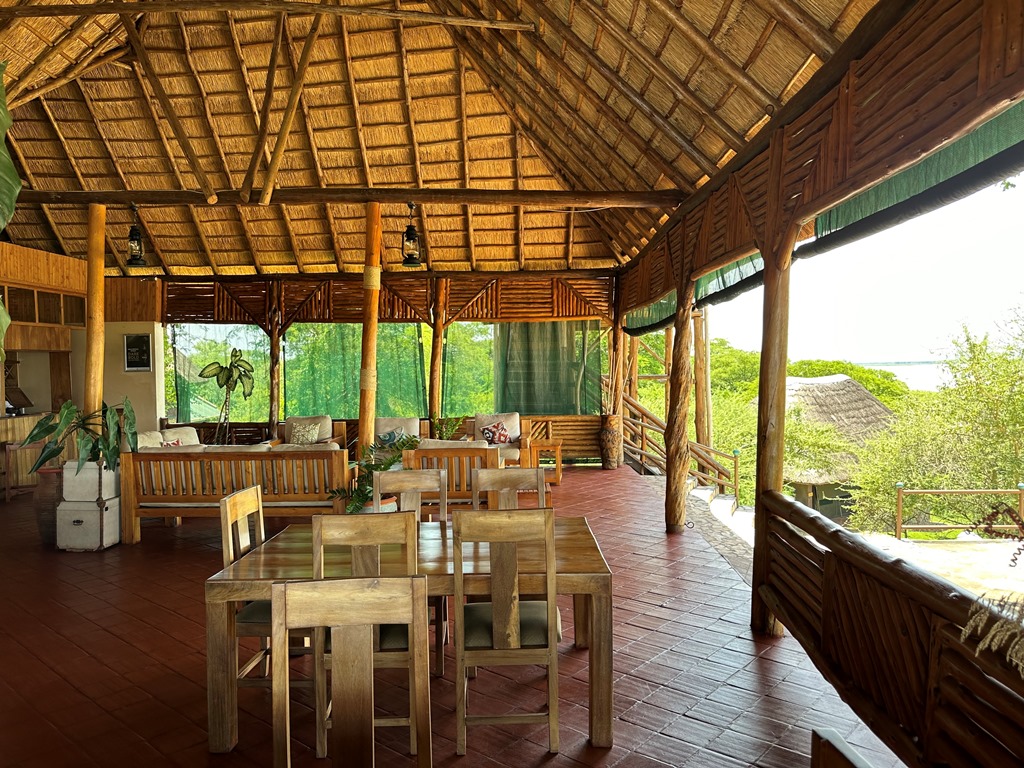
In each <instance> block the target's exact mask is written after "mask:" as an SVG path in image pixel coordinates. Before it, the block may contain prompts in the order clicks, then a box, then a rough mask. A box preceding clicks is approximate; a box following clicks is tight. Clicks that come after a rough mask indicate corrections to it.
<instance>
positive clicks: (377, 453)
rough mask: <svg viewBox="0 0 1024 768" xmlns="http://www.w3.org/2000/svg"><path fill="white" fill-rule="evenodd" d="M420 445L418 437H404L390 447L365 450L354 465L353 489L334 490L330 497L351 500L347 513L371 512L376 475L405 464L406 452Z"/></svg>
mask: <svg viewBox="0 0 1024 768" xmlns="http://www.w3.org/2000/svg"><path fill="white" fill-rule="evenodd" d="M419 444H420V439H419V438H418V437H416V435H402V436H400V437H399V438H398V439H397V440H395V441H394V442H393V443H391V444H390V445H386V446H385V445H378V444H374V445H371V446H369V447H367V448H364V449H363V453H362V456H360V457H359V459H358V460H357V461H356V462H354V463H353V465H352V468H353V469H354V470H355V480H354V481H353V483H352V487H351V488H332V489H331V490H330V491H328V493H327V495H328V496H329V497H330V498H332V499H347V502H346V503H345V512H347V513H348V514H350V515H352V514H358V513H361V512H366V511H369V510H368V507H369V506H370V505H371V503H372V502H373V473H374V472H387V471H388V470H389V469H391V468H392V467H393V466H394V465H395V464H397V463H399V462H400V461H401V460H402V451H407V450H410V449H412V448H415V447H416V446H417V445H419ZM382 505H383V500H382Z"/></svg>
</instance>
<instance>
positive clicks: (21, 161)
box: [7, 131, 74, 409]
mask: <svg viewBox="0 0 1024 768" xmlns="http://www.w3.org/2000/svg"><path fill="white" fill-rule="evenodd" d="M7 143H8V145H9V146H10V148H11V153H12V154H13V155H14V159H15V160H17V161H18V165H19V166H20V169H19V170H20V171H21V174H23V175H24V178H25V180H26V181H27V182H28V183H29V184H31V185H32V186H33V187H37V186H39V183H38V182H37V181H36V178H35V174H33V173H32V171H30V170H29V166H28V163H26V162H25V156H24V155H23V154H22V152H21V145H20V144H19V143H18V139H16V138H15V137H14V134H13V133H12V132H11V131H8V132H7ZM39 207H40V209H41V210H42V212H43V217H44V218H45V219H46V222H47V224H49V225H50V231H51V232H53V237H54V239H55V240H56V241H57V243H58V244H59V245H60V248H61V251H63V252H64V255H65V256H73V255H74V254H73V253H72V252H71V250H70V249H69V248H68V246H67V243H65V242H64V238H63V237H61V234H60V230H59V229H58V228H57V222H56V221H54V219H53V214H52V213H50V206H48V205H41V206H39ZM57 408H58V409H59V408H60V405H59V404H58V406H57Z"/></svg>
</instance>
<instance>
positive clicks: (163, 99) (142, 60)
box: [121, 16, 217, 203]
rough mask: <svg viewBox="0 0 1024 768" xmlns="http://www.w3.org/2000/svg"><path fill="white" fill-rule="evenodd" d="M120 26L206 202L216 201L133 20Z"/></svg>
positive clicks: (123, 20) (123, 19)
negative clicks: (125, 33)
mask: <svg viewBox="0 0 1024 768" xmlns="http://www.w3.org/2000/svg"><path fill="white" fill-rule="evenodd" d="M121 26H122V27H124V29H125V32H127V33H128V42H129V43H130V44H131V46H132V49H133V50H134V51H135V56H136V57H137V58H138V64H139V66H141V67H142V71H143V72H144V73H145V77H146V79H147V80H148V81H149V85H150V87H151V88H152V89H153V93H154V95H155V96H156V98H157V101H159V102H160V106H161V108H162V109H163V111H164V118H165V119H166V120H167V123H168V124H169V125H170V126H171V131H173V133H174V137H175V138H176V139H177V140H178V146H180V147H181V151H182V152H183V153H184V154H185V158H186V160H188V164H189V167H190V168H191V169H192V173H193V174H194V175H195V177H196V181H198V182H199V188H200V189H201V190H202V191H203V193H204V194H205V195H206V199H207V201H208V202H210V203H215V202H217V193H216V192H214V191H213V185H212V184H211V183H210V180H209V179H208V178H207V177H206V173H205V172H204V171H203V166H202V163H201V162H200V161H199V156H198V155H196V152H195V148H194V147H193V146H192V142H191V141H190V140H189V136H188V133H187V132H186V131H185V127H184V126H183V125H182V124H181V120H180V119H178V113H177V112H176V111H175V110H174V106H173V105H172V104H171V100H170V98H169V97H168V96H167V92H166V91H165V90H164V87H163V84H162V83H161V82H160V76H159V75H158V74H157V71H156V69H155V68H154V67H153V62H152V61H150V58H149V53H148V52H147V51H146V47H145V46H144V45H143V43H142V37H141V36H140V35H139V31H138V30H137V29H136V28H135V22H134V21H132V19H131V17H129V16H122V17H121ZM143 92H145V89H143ZM154 119H155V116H154ZM172 160H173V157H172Z"/></svg>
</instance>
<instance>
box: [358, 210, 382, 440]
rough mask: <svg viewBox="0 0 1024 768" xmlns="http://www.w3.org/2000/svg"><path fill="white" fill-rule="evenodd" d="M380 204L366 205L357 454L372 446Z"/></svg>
mask: <svg viewBox="0 0 1024 768" xmlns="http://www.w3.org/2000/svg"><path fill="white" fill-rule="evenodd" d="M380 246H381V222H380V203H369V204H367V206H366V263H365V265H364V266H363V350H362V363H361V365H360V371H359V445H358V451H359V453H358V455H360V456H361V455H362V452H363V450H365V449H366V448H368V447H369V446H370V445H372V444H373V419H374V416H375V414H376V407H377V320H378V312H379V309H380V307H379V303H380V302H379V299H380Z"/></svg>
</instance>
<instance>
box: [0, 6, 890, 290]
mask: <svg viewBox="0 0 1024 768" xmlns="http://www.w3.org/2000/svg"><path fill="white" fill-rule="evenodd" d="M55 1H56V0H55ZM60 1H62V2H66V0H60ZM875 2H876V0H756V2H755V1H754V0H705V1H704V2H700V3H692V2H688V3H683V4H682V6H681V7H677V4H674V3H672V2H670V1H669V0H631V1H630V2H623V0H545V1H544V2H541V1H540V0H525V2H522V3H516V4H512V3H507V2H505V0H493V1H492V2H473V1H472V0H469V1H467V2H462V3H450V2H448V1H447V0H429V1H428V2H415V1H413V2H405V3H398V2H394V3H369V2H358V0H357V1H356V2H347V0H346V3H345V4H344V6H334V5H330V6H324V8H325V10H326V9H332V10H331V14H334V13H341V12H342V10H344V12H345V13H353V12H355V13H360V12H367V13H370V12H374V13H376V12H381V11H385V12H391V16H394V15H396V14H395V13H394V12H395V11H396V10H397V11H398V12H399V13H398V15H401V14H406V15H405V16H404V17H403V18H391V17H386V16H380V15H358V16H353V15H328V14H327V13H324V14H322V15H321V16H313V15H311V14H304V13H302V12H300V11H298V10H295V4H290V7H289V10H288V13H287V15H286V17H284V18H285V19H286V21H285V23H284V25H283V36H282V39H283V42H282V46H281V51H280V55H279V56H278V65H277V67H276V68H275V70H274V72H275V75H276V78H275V80H274V85H273V90H272V93H271V99H270V111H269V118H268V119H267V120H266V123H267V126H268V128H269V134H270V135H269V137H268V138H267V140H266V142H265V144H264V145H263V149H262V151H260V150H259V149H258V147H259V144H258V137H259V134H260V125H261V116H260V115H261V109H262V108H263V105H264V92H265V87H266V84H267V80H268V70H269V68H268V63H269V61H270V57H271V52H272V50H273V48H274V41H275V35H276V31H277V20H278V18H279V17H280V14H279V13H277V11H278V10H280V9H281V8H284V7H286V6H284V5H275V4H274V0H259V2H256V0H253V1H252V2H248V1H247V0H236V2H235V3H233V6H234V7H241V6H243V5H247V6H248V7H249V8H251V10H230V11H228V10H224V8H225V7H226V6H225V5H224V4H223V3H220V4H218V3H214V2H209V3H205V4H202V3H195V2H192V0H184V1H181V2H177V3H174V4H171V3H169V2H167V0H154V2H151V3H145V5H154V6H159V7H161V8H179V9H180V8H184V7H195V8H199V7H202V8H206V10H194V11H193V10H190V11H189V12H183V13H167V12H149V13H146V14H131V15H130V16H123V17H119V16H117V15H116V14H115V13H109V12H108V13H104V14H103V15H96V16H67V15H65V16H57V17H38V18H36V17H23V18H14V19H8V20H4V21H0V59H7V60H9V61H10V64H9V66H8V69H7V72H6V84H7V88H8V94H9V101H10V103H11V105H12V106H13V110H12V113H13V117H14V121H15V124H14V128H13V129H12V131H11V132H10V136H9V138H10V146H11V148H12V150H13V155H14V157H15V161H16V163H17V165H18V167H19V170H20V172H21V174H22V177H23V178H24V179H25V181H26V187H27V189H29V190H51V191H58V192H70V191H75V190H89V191H97V190H105V191H126V192H128V194H125V195H122V196H120V197H110V198H106V199H108V200H115V201H116V203H111V204H110V205H109V207H108V210H107V253H108V262H107V263H108V267H109V274H121V273H124V271H125V270H124V264H125V261H126V255H125V241H126V235H127V231H128V227H129V225H130V224H131V223H132V213H131V210H130V209H129V207H128V203H129V202H131V201H134V202H137V203H139V205H140V206H141V213H140V217H141V224H142V229H143V234H144V237H145V239H146V243H147V253H148V258H149V259H150V263H151V264H152V265H153V267H152V269H151V270H149V271H151V272H154V273H159V274H173V275H186V276H187V275H196V276H204V275H205V276H216V275H252V274H274V273H284V274H288V273H296V272H308V273H336V272H339V271H354V270H356V269H358V268H359V265H361V263H362V261H363V251H364V237H365V236H364V230H365V207H364V205H363V204H362V203H361V202H359V199H360V195H361V193H360V194H354V195H352V196H351V197H350V198H345V199H344V200H343V201H337V202H334V201H333V200H339V198H338V197H337V196H334V197H332V195H336V193H337V192H338V190H350V191H351V190H356V191H358V190H361V189H362V188H374V189H376V190H380V189H392V190H403V191H402V192H396V193H395V194H394V195H393V196H392V197H389V198H385V205H384V207H383V215H384V223H383V229H384V236H383V239H384V246H385V249H384V262H385V269H399V268H400V267H398V266H397V263H398V261H399V260H400V259H399V258H398V256H397V253H396V250H397V248H398V246H399V238H400V236H401V233H402V231H403V230H404V228H405V226H406V224H407V223H408V209H407V207H406V205H405V198H406V197H408V198H413V197H415V196H414V195H413V194H412V192H410V191H409V190H432V191H435V192H436V191H439V190H463V189H484V190H494V191H498V190H502V191H505V192H507V193H515V192H516V191H517V190H533V191H543V190H556V191H562V192H572V191H577V192H582V191H587V192H593V191H600V190H610V191H613V192H623V191H625V192H650V191H652V190H654V191H657V190H669V191H672V192H673V193H674V194H672V195H670V196H669V197H668V198H667V201H666V199H665V198H659V199H658V200H657V202H656V203H653V204H654V205H655V207H646V208H644V207H639V208H629V207H618V208H604V207H603V206H604V204H609V203H611V202H613V201H611V200H609V201H606V202H605V203H604V204H602V203H600V201H599V200H598V199H597V198H595V197H594V196H593V195H589V196H588V195H581V196H580V197H578V198H572V199H569V200H567V199H565V198H559V199H557V200H556V199H555V198H550V199H548V200H547V201H546V202H531V201H528V202H525V203H523V204H515V203H514V202H507V201H504V202H500V203H497V204H492V203H491V201H490V200H489V199H488V196H487V195H486V194H485V195H484V197H483V198H482V199H481V198H480V197H479V196H477V197H473V198H465V197H463V198H460V197H457V196H455V197H453V198H452V199H451V200H448V201H437V202H426V203H425V204H423V205H420V206H418V207H417V209H416V215H415V224H416V225H417V227H418V229H419V231H420V233H421V238H422V239H423V240H424V241H425V242H424V245H425V248H424V250H425V254H426V257H427V262H428V266H429V268H430V269H433V270H437V271H453V270H456V271H458V270H480V271H488V270H500V271H508V270H522V269H555V270H566V269H573V270H582V269H606V268H613V267H617V266H619V265H621V264H623V263H625V262H626V261H628V260H629V259H630V258H631V257H633V256H634V255H635V254H636V253H637V252H638V251H639V249H640V248H642V247H643V245H644V244H645V243H646V242H647V241H648V240H649V239H650V237H651V235H652V233H654V232H655V231H656V230H657V228H658V227H659V226H660V225H661V224H662V223H663V222H664V221H665V219H666V218H667V216H668V214H669V213H671V210H672V208H673V204H674V202H679V201H682V200H684V199H685V198H686V197H687V196H688V195H690V194H692V193H693V191H694V190H696V189H698V188H700V187H701V186H702V185H704V184H705V183H707V182H708V180H709V179H710V178H712V177H714V176H715V175H716V174H717V173H718V172H719V169H721V168H722V167H723V166H724V165H725V164H726V163H727V162H728V161H729V160H730V159H731V158H732V157H733V156H734V155H735V153H736V152H737V151H739V150H741V149H742V148H743V147H744V146H745V145H746V144H747V143H748V142H749V141H750V140H751V139H752V138H753V137H754V136H755V135H757V134H758V133H759V132H760V131H761V130H763V129H764V127H765V125H766V124H767V123H768V121H769V120H770V118H771V116H772V115H773V114H775V113H776V112H777V111H778V109H779V107H780V106H781V105H783V104H785V103H787V102H789V101H790V100H791V99H792V98H793V96H794V95H795V94H796V93H797V92H798V91H799V90H800V88H801V87H802V86H803V85H804V84H805V83H807V81H808V79H809V78H810V77H811V75H812V74H813V73H814V72H815V71H817V70H818V69H819V68H820V67H821V66H822V64H823V62H825V61H826V60H828V59H829V58H830V57H831V56H832V55H833V54H834V53H835V51H836V49H837V48H838V46H839V45H840V44H841V43H842V42H843V40H845V39H846V38H847V37H848V36H849V34H850V32H851V31H852V30H853V28H854V27H855V26H856V25H857V23H858V22H859V21H860V20H861V19H862V18H863V16H864V15H865V13H867V11H868V10H869V9H870V8H871V7H872V6H873V5H874V4H875ZM140 5H143V4H140ZM15 6H17V7H18V9H19V11H20V12H22V13H29V12H32V9H39V8H45V7H47V6H45V5H33V4H30V3H24V4H23V3H21V2H20V0H0V10H2V9H5V8H12V7H15ZM87 6H88V3H81V4H79V5H78V6H76V7H78V8H81V7H87ZM111 10H114V11H118V10H124V9H123V8H121V9H118V8H117V7H111ZM130 10H134V9H130ZM302 10H304V9H302ZM36 12H40V11H36ZM410 12H412V13H416V12H419V13H432V14H441V15H444V16H447V17H452V16H458V17H464V18H470V19H475V20H477V21H479V20H480V19H491V20H505V21H509V20H513V21H520V22H526V23H527V25H528V27H529V28H528V29H525V30H524V29H491V28H485V27H474V26H451V25H450V24H438V23H425V20H424V19H422V18H421V19H414V18H412V17H411V16H409V15H408V14H409V13H410ZM122 20H123V21H124V22H125V24H122ZM129 29H130V30H131V34H130V35H129ZM314 33H315V43H313V44H312V45H311V46H310V48H309V50H308V52H307V53H308V61H309V66H308V71H307V72H306V74H305V77H304V81H303V78H302V77H301V76H300V75H299V74H298V73H299V72H301V70H302V62H303V58H304V56H303V53H304V48H305V43H306V41H307V40H312V39H313V35H314ZM300 82H302V87H301V89H298V88H297V87H296V86H297V84H299V83H300ZM293 88H295V90H294V93H296V94H298V98H297V100H295V101H294V104H295V110H294V122H293V123H292V124H291V128H290V130H289V131H287V135H286V138H285V139H284V140H283V141H282V144H281V146H282V148H283V150H284V151H283V152H282V153H281V156H280V165H279V170H278V172H277V174H276V179H275V183H276V191H275V195H276V196H277V198H276V199H277V201H278V202H279V203H280V202H282V201H286V202H285V204H275V203H274V198H271V204H269V205H261V206H244V205H237V204H234V203H238V202H240V199H241V198H240V197H239V194H238V190H239V189H240V188H241V187H242V185H243V180H244V179H245V177H246V171H247V169H248V168H249V166H250V159H251V158H252V157H253V155H254V151H255V153H256V155H257V158H258V160H259V167H258V171H257V173H256V175H255V182H254V186H255V189H256V192H255V196H257V197H258V195H259V190H260V189H261V188H262V187H263V186H264V184H265V183H266V180H267V176H268V168H269V167H270V166H271V160H272V156H273V154H274V150H275V147H276V145H277V134H278V131H279V129H280V128H281V125H282V123H283V122H284V119H285V115H286V112H287V106H288V103H289V96H290V94H291V93H293ZM161 90H162V91H165V92H166V99H167V101H166V102H165V103H164V104H161V103H160V98H159V97H160V95H161V94H160V93H159V91H161ZM166 105H169V109H168V108H167V106H166ZM168 113H170V114H168ZM170 117H174V118H175V119H176V121H178V122H179V124H180V128H179V127H176V126H175V124H174V123H175V120H171V119H169V118H170ZM176 131H177V132H178V133H180V136H179V135H176ZM149 191H162V192H163V193H165V194H170V195H171V197H169V198H168V197H164V198H160V197H159V196H158V195H146V194H144V193H145V192H149ZM182 191H188V192H191V193H193V194H191V195H189V196H183V195H181V194H178V195H175V194H174V193H176V192H182ZM312 191H318V194H319V195H320V197H319V198H315V197H311V196H310V194H309V193H310V192H312ZM215 192H216V193H217V196H218V197H219V198H220V203H221V204H220V205H217V206H215V207H213V206H208V205H206V203H205V199H206V198H207V197H212V196H213V193H215ZM368 194H369V195H372V194H373V193H372V192H371V193H368ZM383 195H384V193H381V196H382V197H383ZM29 199H31V198H30V197H29V196H28V195H27V194H26V195H23V202H21V203H19V207H18V211H17V213H16V215H15V219H14V221H13V222H12V223H11V224H10V225H9V226H8V228H7V234H8V236H9V237H10V238H11V239H12V240H13V241H14V242H16V243H18V244H21V245H25V246H29V247H33V248H39V249H43V250H47V251H52V252H55V253H64V254H67V255H70V256H75V257H79V258H82V257H84V256H85V252H86V235H87V216H88V212H87V205H86V202H87V201H81V200H75V203H74V204H72V205H63V204H46V205H42V204H39V203H38V202H24V201H25V200H29ZM419 199H427V198H419ZM429 199H433V200H439V198H437V197H436V196H435V197H434V198H429ZM160 201H162V202H160ZM185 201H188V202H192V203H196V204H194V205H186V204H184V202H185ZM673 201H674V202H673ZM573 202H575V204H573ZM225 203H227V204H225ZM649 204H650V203H649ZM594 208H597V210H595V209H594Z"/></svg>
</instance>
